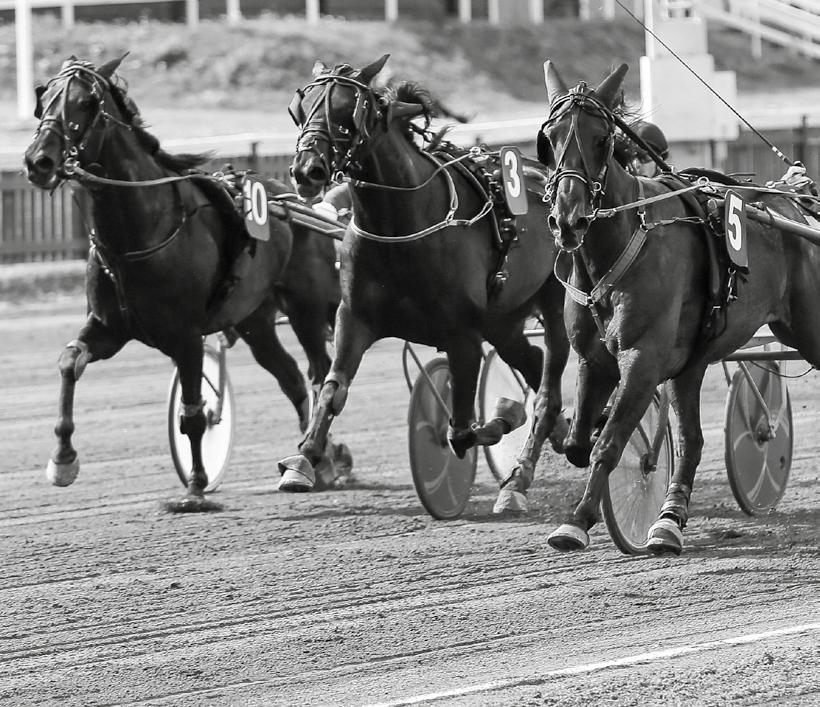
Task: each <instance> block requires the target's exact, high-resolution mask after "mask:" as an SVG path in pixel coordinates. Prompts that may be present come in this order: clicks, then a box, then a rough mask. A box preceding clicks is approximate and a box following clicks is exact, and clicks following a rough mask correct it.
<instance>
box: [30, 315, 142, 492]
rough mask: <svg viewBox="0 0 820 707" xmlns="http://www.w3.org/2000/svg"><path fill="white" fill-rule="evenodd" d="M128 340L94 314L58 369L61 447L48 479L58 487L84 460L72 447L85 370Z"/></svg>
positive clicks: (56, 429) (51, 461)
mask: <svg viewBox="0 0 820 707" xmlns="http://www.w3.org/2000/svg"><path fill="white" fill-rule="evenodd" d="M127 341H128V336H127V335H125V334H123V333H121V332H119V331H115V330H114V329H111V328H109V327H107V326H106V325H105V324H103V323H102V321H101V320H100V319H98V318H97V317H96V316H95V315H93V314H90V315H89V316H88V320H87V321H86V323H85V326H84V327H83V328H82V329H81V330H80V333H79V334H78V335H77V338H76V339H74V340H73V341H70V342H69V343H67V344H66V346H65V348H64V349H63V351H62V353H61V354H60V359H59V361H58V363H57V366H58V368H59V370H60V378H61V385H60V402H59V413H58V418H57V424H56V425H55V427H54V433H55V434H56V435H57V447H56V448H55V449H54V451H53V452H52V454H51V458H50V459H49V460H48V465H47V466H46V478H47V479H48V480H49V481H51V483H52V484H54V485H55V486H69V485H70V484H72V483H74V481H75V480H76V478H77V475H78V474H79V473H80V461H79V457H78V456H77V452H76V451H75V449H74V447H72V445H71V435H72V434H73V433H74V389H75V387H76V384H77V381H78V380H79V379H80V376H82V374H83V371H84V370H85V367H86V366H87V365H88V364H89V363H91V362H92V361H99V360H101V359H106V358H111V357H112V356H113V355H114V354H116V353H117V352H118V351H119V350H120V349H121V348H122V347H123V346H124V345H125V344H126V342H127Z"/></svg>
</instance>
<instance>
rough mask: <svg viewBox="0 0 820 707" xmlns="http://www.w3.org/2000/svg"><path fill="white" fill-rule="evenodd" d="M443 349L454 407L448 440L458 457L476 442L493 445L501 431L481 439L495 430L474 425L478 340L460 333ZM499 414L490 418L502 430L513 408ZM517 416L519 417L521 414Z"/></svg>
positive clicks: (479, 360) (479, 351) (479, 353)
mask: <svg viewBox="0 0 820 707" xmlns="http://www.w3.org/2000/svg"><path fill="white" fill-rule="evenodd" d="M445 350H446V352H447V360H448V363H449V366H450V377H451V380H452V391H453V409H452V417H451V418H450V427H449V429H448V430H447V439H448V441H449V443H450V448H451V449H452V450H453V453H454V454H455V455H456V456H457V457H458V458H459V459H463V458H464V455H465V454H467V450H468V449H470V448H471V447H475V446H476V445H477V444H494V443H495V442H497V441H498V439H500V434H499V435H498V439H495V442H487V441H484V439H485V438H487V439H489V438H494V437H495V435H496V432H497V430H492V431H489V432H488V431H487V430H486V429H482V428H479V427H476V425H475V424H474V423H475V395H476V388H477V387H478V371H479V369H480V368H481V339H475V338H472V337H470V336H460V337H458V338H455V339H453V340H451V341H450V342H449V343H448V344H447V346H446V347H445ZM522 412H523V409H522ZM498 414H499V416H498V417H497V418H496V419H494V420H493V421H492V423H493V424H494V425H495V427H496V428H498V431H501V430H503V426H504V425H506V424H507V423H506V422H505V421H504V420H506V419H509V418H513V419H514V418H516V412H515V411H512V412H511V411H509V410H503V411H500V412H499V413H498ZM517 417H520V413H519V414H518V415H517ZM502 418H504V419H503V420H502ZM513 424H514V423H513ZM521 424H523V419H522V420H521V422H519V423H518V425H519V426H520V425H521ZM488 426H489V423H488V425H487V427H488ZM502 433H503V432H502Z"/></svg>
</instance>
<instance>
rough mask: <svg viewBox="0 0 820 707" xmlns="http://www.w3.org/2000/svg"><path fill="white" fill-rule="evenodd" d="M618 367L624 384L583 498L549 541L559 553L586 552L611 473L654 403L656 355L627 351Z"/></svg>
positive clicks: (598, 443)
mask: <svg viewBox="0 0 820 707" xmlns="http://www.w3.org/2000/svg"><path fill="white" fill-rule="evenodd" d="M618 365H619V367H620V369H621V371H622V377H621V384H620V385H619V386H618V390H617V392H616V395H615V400H614V402H613V404H612V410H611V412H610V415H609V417H608V419H607V421H606V424H605V425H604V427H603V430H602V431H601V434H600V436H599V437H598V440H597V441H596V442H595V446H594V447H593V448H592V454H591V458H590V462H591V464H592V469H591V472H590V474H589V478H588V479H587V485H586V488H585V489H584V495H583V497H582V498H581V501H580V503H579V504H578V506H577V507H576V508H575V511H574V512H573V514H572V517H571V519H570V520H569V521H568V522H567V523H565V524H564V525H562V526H560V527H559V528H557V529H556V530H555V531H553V532H552V533H551V534H550V536H549V538H548V539H547V542H549V544H550V546H552V547H554V548H555V549H556V550H563V551H568V550H583V549H585V548H586V547H588V546H589V533H588V531H589V529H590V528H592V526H593V525H595V523H597V522H598V508H599V506H600V503H601V494H602V493H603V489H604V484H605V483H606V482H607V478H608V477H609V472H610V471H612V469H614V468H615V467H616V466H617V464H618V461H619V460H620V458H621V454H622V452H623V450H624V447H625V446H626V443H627V442H628V441H629V437H630V435H631V434H632V432H633V431H634V430H635V428H636V427H637V426H638V423H639V422H640V420H641V418H642V417H643V414H644V413H645V412H646V409H647V407H649V404H650V403H651V402H652V396H653V395H654V393H655V387H656V385H657V382H658V361H657V357H656V356H655V355H654V353H647V352H646V349H645V352H644V353H641V352H639V350H638V349H630V350H626V351H623V352H621V353H620V355H619V356H618ZM587 382H588V383H589V382H591V381H587ZM602 387H603V386H602ZM593 388H594V386H593ZM602 397H603V393H602V392H599V395H598V400H599V401H600V400H601V398H602Z"/></svg>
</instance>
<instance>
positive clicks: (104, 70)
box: [97, 52, 131, 79]
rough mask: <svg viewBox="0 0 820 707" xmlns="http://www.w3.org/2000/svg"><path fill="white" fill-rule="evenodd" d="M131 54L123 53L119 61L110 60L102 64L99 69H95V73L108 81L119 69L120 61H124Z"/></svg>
mask: <svg viewBox="0 0 820 707" xmlns="http://www.w3.org/2000/svg"><path fill="white" fill-rule="evenodd" d="M130 53H131V52H125V54H123V55H122V56H121V57H120V58H119V59H112V60H111V61H109V62H107V63H105V64H103V65H102V66H101V67H100V68H99V69H97V73H98V74H99V75H100V76H102V77H103V78H106V79H110V78H111V76H112V75H113V73H114V72H115V71H116V70H117V69H118V68H119V66H120V64H121V63H122V60H123V59H125V57H127V56H128V55H129V54H130Z"/></svg>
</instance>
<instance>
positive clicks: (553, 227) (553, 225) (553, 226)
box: [547, 214, 561, 235]
mask: <svg viewBox="0 0 820 707" xmlns="http://www.w3.org/2000/svg"><path fill="white" fill-rule="evenodd" d="M547 226H548V227H549V229H550V232H551V233H552V234H553V235H556V234H558V232H559V231H560V230H561V229H559V228H558V219H557V218H555V215H554V214H550V215H549V216H547Z"/></svg>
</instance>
